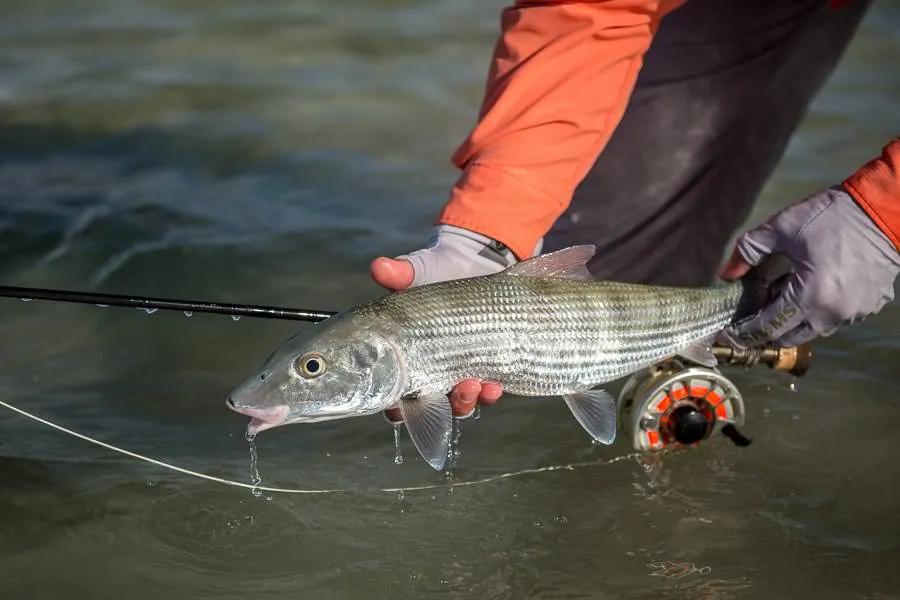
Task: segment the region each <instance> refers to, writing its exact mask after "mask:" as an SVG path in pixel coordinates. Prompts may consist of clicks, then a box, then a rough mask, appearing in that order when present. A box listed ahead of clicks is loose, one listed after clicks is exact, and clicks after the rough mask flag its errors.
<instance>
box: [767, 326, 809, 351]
mask: <svg viewBox="0 0 900 600" xmlns="http://www.w3.org/2000/svg"><path fill="white" fill-rule="evenodd" d="M817 337H819V334H818V332H816V330H815V329H814V328H813V326H812V325H810V324H809V322H808V321H804V322H803V323H801V324H800V325H798V326H797V327H795V328H794V329H792V330H791V331H789V332H788V333H786V334H784V335H783V336H781V337H780V338H778V339H777V340H775V343H776V344H777V345H778V346H780V347H782V348H793V347H794V346H799V345H800V344H805V343H806V342H809V341H812V340H814V339H816V338H817Z"/></svg>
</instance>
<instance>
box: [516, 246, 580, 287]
mask: <svg viewBox="0 0 900 600" xmlns="http://www.w3.org/2000/svg"><path fill="white" fill-rule="evenodd" d="M596 250H597V247H596V246H594V245H593V244H583V245H580V246H570V247H568V248H563V249H562V250H557V251H556V252H550V253H549V254H542V255H540V256H535V257H534V258H529V259H528V260H523V261H522V262H520V263H516V264H514V265H513V266H511V267H510V268H508V269H507V270H506V271H504V273H506V274H507V275H518V276H520V277H558V278H561V279H587V280H591V279H593V278H594V276H593V275H591V272H590V271H588V268H587V262H588V261H589V260H591V258H593V256H594V252H596Z"/></svg>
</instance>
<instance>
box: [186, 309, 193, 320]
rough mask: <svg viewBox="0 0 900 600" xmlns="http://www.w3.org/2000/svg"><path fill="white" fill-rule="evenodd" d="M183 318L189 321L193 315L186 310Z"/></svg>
mask: <svg viewBox="0 0 900 600" xmlns="http://www.w3.org/2000/svg"><path fill="white" fill-rule="evenodd" d="M184 316H186V317H187V318H188V319H190V318H191V317H193V316H194V313H192V312H191V311H189V310H186V311H184Z"/></svg>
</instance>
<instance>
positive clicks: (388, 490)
mask: <svg viewBox="0 0 900 600" xmlns="http://www.w3.org/2000/svg"><path fill="white" fill-rule="evenodd" d="M0 406H3V407H4V408H7V409H9V410H11V411H13V412H15V413H18V414H19V415H21V416H23V417H25V418H28V419H31V420H32V421H36V422H37V423H40V424H41V425H46V426H47V427H50V428H52V429H55V430H57V431H61V432H62V433H65V434H68V435H71V436H73V437H76V438H78V439H80V440H83V441H85V442H88V443H91V444H95V445H97V446H100V447H102V448H106V449H107V450H111V451H113V452H118V453H119V454H124V455H125V456H128V457H130V458H135V459H138V460H142V461H145V462H148V463H150V464H153V465H156V466H158V467H163V468H164V469H169V470H171V471H176V472H178V473H181V474H183V475H190V476H191V477H197V478H198V479H205V480H206V481H212V482H215V483H221V484H223V485H229V486H234V487H241V488H246V489H249V490H254V489H255V490H260V491H263V492H272V493H277V494H347V493H359V492H365V491H367V490H365V489H358V490H354V489H346V488H343V489H342V488H335V489H324V490H310V489H306V490H304V489H291V488H277V487H267V486H261V485H252V484H249V483H242V482H240V481H232V480H230V479H224V478H222V477H216V476H214V475H207V474H206V473H200V472H199V471H192V470H190V469H185V468H184V467H179V466H177V465H173V464H170V463H167V462H163V461H161V460H158V459H156V458H151V457H149V456H144V455H143V454H138V453H137V452H132V451H131V450H126V449H125V448H119V447H118V446H114V445H112V444H109V443H107V442H104V441H101V440H98V439H95V438H92V437H90V436H88V435H85V434H83V433H78V432H77V431H73V430H72V429H69V428H67V427H63V426H62V425H57V424H56V423H53V422H52V421H48V420H47V419H44V418H42V417H39V416H37V415H35V414H32V413H30V412H28V411H26V410H23V409H21V408H18V407H16V406H13V405H12V404H9V403H8V402H4V401H3V400H0ZM637 455H638V453H637V452H631V453H628V454H623V455H621V456H615V457H613V458H610V459H598V460H592V461H582V462H575V463H569V464H564V465H548V466H545V467H532V468H530V469H522V470H521V471H513V472H510V473H500V474H497V475H490V476H488V477H483V478H481V479H472V480H469V481H453V482H450V483H433V484H424V485H414V486H410V487H390V488H376V489H374V490H369V491H376V492H384V493H397V492H420V491H427V490H438V489H447V488H457V487H467V486H473V485H480V484H484V483H491V482H493V481H500V480H503V479H510V478H513V477H521V476H523V475H532V474H535V473H548V472H552V471H574V470H576V469H582V468H586V467H595V466H601V465H611V464H614V463H617V462H621V461H623V460H627V459H629V458H634V457H636V456H637Z"/></svg>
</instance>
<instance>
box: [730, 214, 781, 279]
mask: <svg viewBox="0 0 900 600" xmlns="http://www.w3.org/2000/svg"><path fill="white" fill-rule="evenodd" d="M777 239H778V236H777V235H776V233H775V231H774V229H773V228H772V226H771V225H770V224H769V223H765V224H764V225H760V226H759V227H757V228H756V229H751V230H750V231H748V232H746V233H744V234H743V235H742V236H741V237H739V238H738V240H737V242H736V243H735V245H734V251H733V252H732V253H731V258H729V259H728V262H726V263H725V265H724V266H723V267H722V269H721V270H720V271H719V277H721V278H722V279H724V280H726V281H734V280H736V279H740V278H741V277H743V276H744V275H746V274H747V271H749V270H750V269H751V267H755V266H757V265H758V264H759V263H760V262H762V260H763V259H764V258H766V257H767V256H769V255H770V254H772V253H773V252H775V250H776V245H777Z"/></svg>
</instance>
